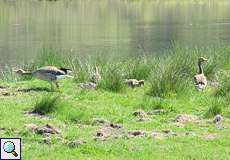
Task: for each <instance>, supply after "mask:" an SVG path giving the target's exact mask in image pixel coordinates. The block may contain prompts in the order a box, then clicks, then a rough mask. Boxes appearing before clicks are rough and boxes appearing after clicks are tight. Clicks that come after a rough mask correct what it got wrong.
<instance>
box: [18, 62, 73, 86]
mask: <svg viewBox="0 0 230 160" xmlns="http://www.w3.org/2000/svg"><path fill="white" fill-rule="evenodd" d="M69 72H71V70H70V69H66V68H58V67H54V66H45V67H42V68H40V69H38V70H36V71H33V72H28V71H24V70H23V69H19V70H16V73H17V74H19V75H31V76H33V77H35V78H37V79H40V80H44V81H48V82H49V83H51V87H52V88H53V84H55V85H56V87H57V88H59V85H58V81H59V80H61V79H64V78H65V77H71V76H69V75H68V73H69Z"/></svg>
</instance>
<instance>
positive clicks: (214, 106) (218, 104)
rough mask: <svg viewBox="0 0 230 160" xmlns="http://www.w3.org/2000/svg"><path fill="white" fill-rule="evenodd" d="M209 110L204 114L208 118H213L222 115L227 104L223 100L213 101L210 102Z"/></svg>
mask: <svg viewBox="0 0 230 160" xmlns="http://www.w3.org/2000/svg"><path fill="white" fill-rule="evenodd" d="M208 103H209V104H208V105H209V106H208V107H209V108H208V110H207V111H206V113H205V114H204V116H205V117H206V118H213V117H214V116H216V115H217V114H221V113H222V111H223V108H224V107H225V106H226V103H225V102H224V101H223V99H221V98H217V99H211V100H209V101H208Z"/></svg>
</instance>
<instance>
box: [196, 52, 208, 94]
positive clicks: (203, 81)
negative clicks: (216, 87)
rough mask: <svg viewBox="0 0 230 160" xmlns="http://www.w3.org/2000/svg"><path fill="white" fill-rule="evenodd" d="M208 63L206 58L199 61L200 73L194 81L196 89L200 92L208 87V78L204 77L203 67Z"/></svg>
mask: <svg viewBox="0 0 230 160" xmlns="http://www.w3.org/2000/svg"><path fill="white" fill-rule="evenodd" d="M207 61H208V59H206V58H204V57H200V58H199V59H198V67H199V73H198V74H196V75H195V76H194V78H193V80H194V84H195V87H196V88H197V89H198V90H199V91H201V90H203V89H204V88H205V87H206V86H207V78H206V77H205V75H204V71H203V67H202V65H203V63H204V62H207Z"/></svg>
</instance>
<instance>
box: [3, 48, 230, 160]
mask: <svg viewBox="0 0 230 160" xmlns="http://www.w3.org/2000/svg"><path fill="white" fill-rule="evenodd" d="M57 52H58V54H60V55H63V57H60V58H59V57H56V53H57ZM168 52H170V53H168ZM229 52H230V48H226V47H223V48H217V49H215V48H212V49H208V48H206V49H187V48H179V47H175V48H174V49H173V50H170V51H165V53H162V54H161V55H160V56H147V55H146V56H142V57H135V58H123V59H121V58H116V57H113V58H103V56H97V57H93V58H79V57H78V58H77V57H69V56H64V55H65V54H64V53H63V54H62V53H61V51H56V50H50V49H43V50H41V54H39V58H38V59H37V60H36V61H34V62H33V63H30V64H24V65H23V66H21V67H22V68H24V69H27V70H33V69H36V68H39V67H41V66H44V65H55V66H64V67H67V68H71V69H73V75H74V78H73V79H66V80H63V81H61V84H60V85H61V88H60V89H59V90H57V91H56V92H51V91H50V89H49V87H50V85H49V84H48V83H46V82H43V81H39V80H35V79H33V78H31V77H26V78H21V77H18V76H17V75H15V74H14V73H13V72H12V70H11V68H12V67H11V66H10V67H8V68H6V70H4V72H2V74H1V76H0V77H1V79H2V80H1V82H0V86H2V87H1V88H0V99H1V100H0V113H2V114H1V118H0V124H1V126H0V136H1V137H21V138H22V140H23V159H39V160H40V159H51V160H52V159H130V160H131V159H152V158H153V157H154V159H217V158H218V159H228V158H229V153H230V149H228V148H229V145H230V143H229V131H230V129H229V126H230V120H229V118H230V117H229V113H230V109H229V100H230V94H229V91H230V81H229V74H228V70H229V67H230V65H229V60H230V56H229ZM200 56H204V57H207V58H208V59H209V62H208V64H207V65H205V66H204V71H205V73H206V75H207V78H208V80H209V85H208V87H207V89H206V90H205V91H203V92H198V91H197V90H196V89H195V88H194V86H193V82H192V77H193V76H194V74H196V73H197V58H198V57H200ZM95 65H97V66H98V68H99V71H100V73H101V75H102V77H103V80H102V81H101V82H100V84H99V86H98V88H97V89H96V90H84V89H82V88H80V87H79V83H81V82H86V81H88V80H89V77H90V75H91V72H92V70H93V67H94V66H95ZM127 78H137V79H144V80H145V81H146V83H145V86H144V87H140V88H135V89H132V88H129V87H127V86H125V85H124V84H123V80H124V79H127ZM138 110H141V111H138ZM135 111H136V112H135ZM134 112H135V114H133V113H134ZM37 113H39V115H37ZM179 114H181V115H184V116H185V115H190V116H194V117H196V118H193V120H187V121H186V122H183V121H181V120H178V119H177V118H178V115H179ZM217 114H221V115H222V116H223V117H224V122H223V123H221V124H214V123H213V122H212V120H213V118H214V116H215V115H217ZM188 119H189V118H188ZM31 123H32V124H34V125H37V126H44V125H46V124H50V125H52V126H54V127H55V128H57V129H58V130H59V132H60V133H59V134H50V135H48V136H47V135H45V134H39V133H38V132H35V131H31V128H29V127H28V124H31ZM116 125H118V127H116ZM119 126H120V127H119ZM134 131H139V132H140V133H135V134H133V132H134ZM75 140H81V141H84V143H78V144H76V145H70V144H72V143H73V141H75ZM73 146H74V147H73Z"/></svg>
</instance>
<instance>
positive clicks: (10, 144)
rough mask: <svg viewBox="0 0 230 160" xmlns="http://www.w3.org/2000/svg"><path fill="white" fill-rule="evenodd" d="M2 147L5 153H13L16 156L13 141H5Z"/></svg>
mask: <svg viewBox="0 0 230 160" xmlns="http://www.w3.org/2000/svg"><path fill="white" fill-rule="evenodd" d="M3 149H4V151H5V152H6V153H11V154H13V155H14V157H17V156H18V154H17V152H15V145H14V143H13V142H11V141H7V142H5V143H4V145H3Z"/></svg>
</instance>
